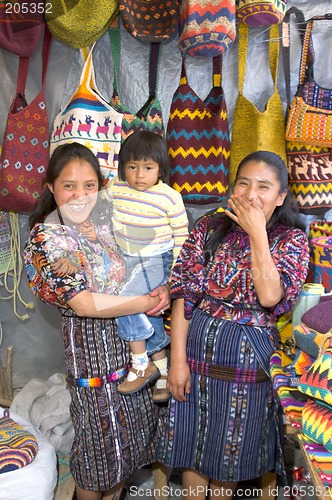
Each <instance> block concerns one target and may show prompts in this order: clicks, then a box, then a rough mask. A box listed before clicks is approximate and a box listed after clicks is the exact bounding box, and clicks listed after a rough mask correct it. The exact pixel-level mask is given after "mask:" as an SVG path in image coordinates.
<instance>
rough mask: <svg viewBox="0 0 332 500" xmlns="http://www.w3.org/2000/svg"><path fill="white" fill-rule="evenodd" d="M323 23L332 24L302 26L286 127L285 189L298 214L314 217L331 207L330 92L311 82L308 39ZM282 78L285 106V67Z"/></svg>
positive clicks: (311, 53) (311, 56) (311, 55)
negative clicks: (296, 82) (294, 89)
mask: <svg viewBox="0 0 332 500" xmlns="http://www.w3.org/2000/svg"><path fill="white" fill-rule="evenodd" d="M323 20H327V21H330V20H332V15H331V14H327V15H325V16H316V17H313V18H312V19H309V20H308V21H307V22H306V25H305V34H304V39H303V44H302V53H301V62H300V76H299V85H298V90H297V92H296V95H295V97H294V99H293V101H292V103H291V105H290V107H289V109H288V113H287V125H286V139H287V141H286V147H287V165H288V172H289V185H290V188H291V190H292V192H293V194H294V196H295V198H296V200H297V203H298V206H299V209H300V211H301V212H303V213H305V214H316V215H319V214H322V213H324V212H326V211H327V210H328V209H329V208H331V207H332V169H331V163H332V89H325V88H323V87H320V86H319V85H318V84H317V83H316V82H315V80H314V63H315V53H314V48H313V41H312V36H311V32H312V27H313V23H314V21H315V22H316V21H319V22H320V21H323ZM327 24H330V23H327ZM323 25H324V23H320V26H323ZM327 48H328V47H327V46H326V49H327ZM289 50H290V47H289V45H288V46H287V47H285V48H284V59H285V52H286V53H287V52H289ZM288 60H289V57H288ZM285 78H286V90H287V89H288V90H287V92H288V96H287V101H288V103H289V102H290V82H289V80H290V73H289V66H288V67H287V66H286V67H285ZM287 82H288V83H287Z"/></svg>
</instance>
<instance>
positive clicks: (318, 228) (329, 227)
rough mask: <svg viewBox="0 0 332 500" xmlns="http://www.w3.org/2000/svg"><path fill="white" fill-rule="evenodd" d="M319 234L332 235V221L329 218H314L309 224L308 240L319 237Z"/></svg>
mask: <svg viewBox="0 0 332 500" xmlns="http://www.w3.org/2000/svg"><path fill="white" fill-rule="evenodd" d="M320 236H332V221H329V220H325V219H322V220H315V221H314V222H311V224H310V226H309V234H308V240H309V241H311V240H312V239H313V238H319V237H320Z"/></svg>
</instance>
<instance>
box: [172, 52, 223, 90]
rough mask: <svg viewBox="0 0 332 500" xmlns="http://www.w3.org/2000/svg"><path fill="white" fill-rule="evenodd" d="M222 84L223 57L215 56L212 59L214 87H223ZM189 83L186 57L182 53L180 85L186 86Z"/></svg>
mask: <svg viewBox="0 0 332 500" xmlns="http://www.w3.org/2000/svg"><path fill="white" fill-rule="evenodd" d="M221 82H222V55H219V56H215V57H213V58H212V86H213V87H221ZM187 83H188V80H187V73H186V56H185V54H183V53H182V68H181V77H180V85H185V84H187Z"/></svg>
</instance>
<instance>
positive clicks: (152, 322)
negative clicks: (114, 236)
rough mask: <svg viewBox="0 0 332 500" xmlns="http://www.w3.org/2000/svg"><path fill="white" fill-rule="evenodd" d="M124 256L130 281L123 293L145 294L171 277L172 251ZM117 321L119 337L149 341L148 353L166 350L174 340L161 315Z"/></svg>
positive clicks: (127, 317)
mask: <svg viewBox="0 0 332 500" xmlns="http://www.w3.org/2000/svg"><path fill="white" fill-rule="evenodd" d="M123 257H124V259H125V261H126V275H127V281H126V284H125V285H124V286H123V287H122V289H121V291H120V295H129V296H130V295H144V294H146V293H149V292H151V290H154V289H155V288H157V287H158V286H159V285H163V284H165V283H167V281H168V280H169V277H170V270H171V267H172V262H173V252H172V250H169V251H167V252H165V253H163V254H160V255H153V256H151V257H141V256H139V257H136V256H135V257H134V256H130V255H124V256H123ZM116 323H117V326H118V332H119V336H120V337H121V338H122V339H123V340H125V341H126V342H130V341H137V340H145V341H146V350H147V352H148V355H151V354H154V353H155V352H158V351H160V350H161V349H164V347H166V346H167V345H168V344H169V343H170V337H169V335H167V333H166V332H165V327H164V321H163V318H162V317H161V316H158V317H154V316H147V315H146V314H144V313H139V314H131V315H128V316H119V317H118V318H116Z"/></svg>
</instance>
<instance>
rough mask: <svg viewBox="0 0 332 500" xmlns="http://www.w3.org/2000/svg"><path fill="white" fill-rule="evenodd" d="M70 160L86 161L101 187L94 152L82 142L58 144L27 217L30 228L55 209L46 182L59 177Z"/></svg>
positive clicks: (98, 168) (51, 182) (51, 181)
mask: <svg viewBox="0 0 332 500" xmlns="http://www.w3.org/2000/svg"><path fill="white" fill-rule="evenodd" d="M72 160H77V161H86V162H87V163H89V164H90V165H91V167H92V168H93V169H94V171H95V172H96V175H97V178H98V189H101V187H102V184H103V178H102V175H101V171H100V166H99V162H98V158H97V157H96V156H95V155H94V153H93V152H92V151H91V150H90V149H88V148H87V147H86V146H83V144H79V143H78V142H72V143H70V144H62V145H61V146H58V147H57V148H56V149H55V150H54V152H53V154H52V156H51V158H50V161H49V162H48V166H47V170H46V178H45V180H44V191H43V192H42V194H41V196H40V197H39V198H38V199H37V201H36V203H35V206H34V208H33V210H32V212H31V214H30V217H29V227H30V229H32V228H33V226H34V225H35V224H37V223H39V222H44V220H45V219H46V217H47V216H48V215H49V214H50V213H52V212H53V211H54V210H56V208H57V206H56V203H55V200H54V195H53V193H52V192H51V191H50V190H49V189H48V187H47V184H50V185H51V186H53V185H54V182H55V181H56V179H57V178H58V177H59V175H60V173H61V171H62V169H63V168H64V167H65V166H66V165H67V164H68V163H69V162H70V161H72Z"/></svg>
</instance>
